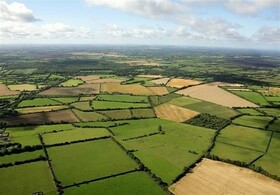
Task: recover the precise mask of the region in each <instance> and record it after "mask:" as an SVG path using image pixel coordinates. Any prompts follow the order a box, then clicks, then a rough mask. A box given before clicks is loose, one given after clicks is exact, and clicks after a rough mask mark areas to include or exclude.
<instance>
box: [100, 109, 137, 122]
mask: <svg viewBox="0 0 280 195" xmlns="http://www.w3.org/2000/svg"><path fill="white" fill-rule="evenodd" d="M99 113H102V114H103V115H105V116H107V117H108V118H109V119H113V120H122V119H130V118H132V114H131V111H130V110H129V109H121V110H105V111H100V112H99Z"/></svg>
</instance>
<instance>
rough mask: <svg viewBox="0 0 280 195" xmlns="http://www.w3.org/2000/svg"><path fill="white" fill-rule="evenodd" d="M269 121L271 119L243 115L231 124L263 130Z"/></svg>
mask: <svg viewBox="0 0 280 195" xmlns="http://www.w3.org/2000/svg"><path fill="white" fill-rule="evenodd" d="M271 120H272V118H271V117H266V116H247V115H243V116H240V117H238V118H236V119H234V120H233V121H232V122H233V123H234V124H238V125H244V126H249V127H255V128H262V129H264V128H265V127H266V125H267V124H268V123H269V122H270V121H271Z"/></svg>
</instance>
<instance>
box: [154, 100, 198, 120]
mask: <svg viewBox="0 0 280 195" xmlns="http://www.w3.org/2000/svg"><path fill="white" fill-rule="evenodd" d="M155 113H156V115H157V117H158V118H161V119H167V120H171V121H176V122H184V121H186V120H188V119H190V118H192V117H194V116H196V115H198V114H199V112H196V111H193V110H189V109H187V108H182V107H179V106H175V105H171V104H161V105H159V106H157V107H155Z"/></svg>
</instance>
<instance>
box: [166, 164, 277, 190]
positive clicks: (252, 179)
mask: <svg viewBox="0 0 280 195" xmlns="http://www.w3.org/2000/svg"><path fill="white" fill-rule="evenodd" d="M169 189H170V191H171V192H172V193H174V194H175V195H187V194H227V193H230V194H240V193H243V194H278V193H279V191H280V184H279V182H277V181H274V180H272V179H270V178H267V177H265V176H263V175H261V174H259V173H254V172H253V171H251V170H248V169H246V168H240V167H237V166H234V165H230V164H227V163H224V162H218V161H212V160H208V159H203V161H202V162H200V163H199V164H198V165H197V166H196V167H195V168H194V170H193V173H190V174H187V175H186V176H185V177H183V178H182V179H181V180H180V181H178V182H177V183H175V184H173V185H172V186H171V187H169Z"/></svg>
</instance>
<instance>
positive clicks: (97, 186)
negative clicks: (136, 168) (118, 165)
mask: <svg viewBox="0 0 280 195" xmlns="http://www.w3.org/2000/svg"><path fill="white" fill-rule="evenodd" d="M91 192H95V193H96V194H134V195H143V194H158V195H164V194H168V193H167V192H165V191H163V190H162V189H161V188H160V187H159V186H158V185H157V184H156V183H155V182H154V181H153V180H152V179H151V178H150V177H149V176H148V175H147V174H146V173H143V172H134V173H129V174H126V175H121V176H117V177H112V178H109V179H105V180H100V181H96V182H93V183H90V184H83V185H80V186H79V187H71V188H67V189H65V194H69V195H77V194H90V193H91Z"/></svg>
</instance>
